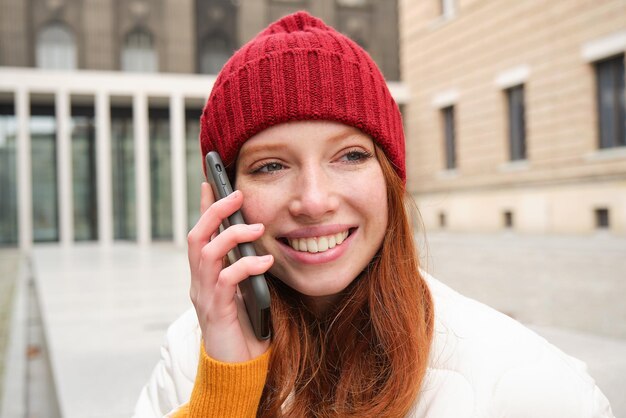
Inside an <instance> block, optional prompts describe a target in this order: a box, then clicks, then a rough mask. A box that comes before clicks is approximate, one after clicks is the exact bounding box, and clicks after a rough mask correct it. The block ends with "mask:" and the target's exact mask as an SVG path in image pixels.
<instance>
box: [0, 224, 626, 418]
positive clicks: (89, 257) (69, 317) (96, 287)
mask: <svg viewBox="0 0 626 418" xmlns="http://www.w3.org/2000/svg"><path fill="white" fill-rule="evenodd" d="M600 238H601V239H599V240H593V239H592V240H591V243H590V242H589V241H590V239H589V238H584V239H583V238H575V239H574V238H570V237H561V238H554V239H552V238H548V237H543V238H542V237H523V236H522V237H520V236H516V237H512V236H508V235H493V236H482V235H481V236H472V235H461V234H429V236H428V239H427V242H428V245H427V248H428V251H426V249H425V248H426V245H425V241H424V239H423V237H422V238H420V246H421V247H422V254H423V262H422V266H423V267H425V268H426V269H427V270H428V271H429V272H430V273H431V274H433V275H434V276H435V277H437V278H438V279H439V280H441V281H443V282H446V283H447V284H449V285H450V286H452V287H453V288H455V289H457V290H458V291H460V292H461V293H464V294H466V295H467V296H470V297H474V298H476V299H478V300H481V301H483V302H485V303H488V304H491V305H492V306H494V307H495V308H496V309H499V310H501V311H503V312H505V313H507V314H509V315H511V316H513V317H515V318H517V319H518V320H521V321H522V322H524V323H526V324H527V325H529V326H530V327H531V328H532V329H534V330H535V331H536V332H538V333H539V334H541V335H543V336H544V337H545V338H547V339H548V340H549V341H550V342H552V343H553V344H555V345H556V346H557V347H559V348H561V349H562V350H564V351H565V352H567V353H569V354H571V355H574V356H575V357H578V358H580V359H582V360H583V361H585V362H586V363H587V364H588V366H589V370H590V374H591V375H592V376H593V377H594V378H595V379H596V381H597V383H598V385H599V387H600V388H601V389H602V391H603V392H604V393H605V394H606V395H607V397H608V398H609V400H610V401H611V404H612V407H613V411H614V413H615V415H616V416H618V417H619V416H625V417H626V397H625V396H624V390H623V388H624V387H626V356H625V355H624V354H626V338H623V337H622V334H621V333H622V328H621V326H622V325H623V322H625V321H623V317H620V316H617V317H615V316H613V318H612V319H611V321H612V322H613V325H614V327H610V326H608V325H607V324H606V323H604V322H603V321H602V318H603V315H608V314H603V315H600V314H593V313H591V314H590V313H589V312H590V311H593V310H595V309H603V308H602V305H601V304H600V301H601V299H602V298H606V299H605V305H608V304H612V303H614V301H618V300H623V298H624V296H625V295H626V293H624V289H623V284H624V282H626V280H621V281H620V280H619V279H620V278H621V279H623V278H624V272H626V268H625V267H626V266H625V264H624V260H623V259H624V258H626V257H623V255H624V254H626V251H625V249H626V239H613V238H608V239H605V238H604V237H600ZM601 245H603V246H604V248H599V246H601ZM595 247H598V248H597V249H596V250H595V252H594V250H593V248H595ZM620 253H621V255H622V256H621V257H620V256H619V254H620ZM607 254H608V256H607ZM581 257H582V259H581ZM594 257H595V258H594ZM572 260H576V263H574V264H573V265H570V263H571V262H572ZM583 260H585V261H583ZM542 263H543V264H542ZM585 263H588V264H590V265H589V266H587V264H585ZM609 264H612V270H611V269H606V268H605V266H607V265H609ZM564 265H565V266H566V267H565V270H564V272H565V273H563V274H564V276H565V278H563V277H560V274H557V276H558V277H556V278H554V280H555V281H556V282H555V283H554V284H551V282H550V281H549V278H548V273H551V274H554V273H559V271H561V269H562V267H563V266H564ZM538 271H541V272H542V273H537V272H538ZM590 271H600V272H601V273H602V275H603V277H600V276H592V279H593V280H592V279H590V277H589V276H588V275H589V272H590ZM613 271H614V272H613ZM607 272H609V273H610V274H607ZM32 274H33V276H34V284H35V292H34V296H33V298H34V303H37V304H38V307H39V309H40V311H41V317H40V318H41V326H42V330H43V336H44V339H45V341H43V342H42V344H44V343H45V345H44V346H43V347H44V350H47V351H46V353H47V358H48V360H49V365H50V375H51V378H50V381H51V382H52V383H50V385H52V386H54V388H53V391H52V393H54V396H55V397H56V399H57V403H58V411H59V413H58V416H60V417H64V418H90V417H93V418H101V417H110V418H117V417H128V416H130V415H131V414H132V411H133V407H134V404H135V401H136V399H137V396H138V395H139V392H140V390H141V387H142V386H143V384H144V383H145V382H146V381H147V379H148V377H149V376H150V373H151V370H152V368H153V367H154V365H155V364H156V362H157V360H158V358H159V347H160V343H161V342H162V339H163V336H164V333H165V330H166V328H167V326H168V325H169V324H170V323H171V322H172V321H173V320H174V319H176V318H177V317H178V316H179V315H180V314H181V313H182V312H184V311H185V310H186V309H188V308H189V307H190V306H191V304H190V302H189V298H188V286H189V272H188V265H187V256H186V252H185V251H184V250H183V249H179V248H175V247H173V246H171V245H169V244H153V245H152V246H151V247H149V248H140V247H138V246H136V245H134V244H117V243H116V244H115V245H114V246H112V247H110V248H103V247H100V246H98V245H96V244H81V245H76V246H74V247H72V248H63V247H61V246H57V245H46V246H36V247H35V249H34V250H33V254H32ZM579 276H583V277H579ZM587 282H592V283H591V284H590V283H587ZM583 284H584V286H583ZM593 285H597V286H598V287H599V289H594V288H593ZM559 286H566V288H567V289H570V290H569V291H565V292H564V291H561V293H563V292H564V293H565V294H567V297H557V296H558V294H559V292H558V289H559ZM568 286H569V287H568ZM485 287H487V288H486V289H485ZM26 289H28V287H26ZM536 289H543V290H542V291H541V292H538V291H536ZM546 292H551V293H550V295H551V296H550V297H547V296H545V293H546ZM570 292H574V294H573V295H570V294H569V293H570ZM577 292H582V294H587V293H589V294H590V295H588V296H587V299H589V300H585V302H584V303H582V304H581V303H579V304H578V310H581V311H583V313H585V311H589V312H587V313H586V315H591V316H592V319H593V320H582V321H575V320H571V321H570V322H571V323H573V324H574V325H576V326H568V327H565V326H563V325H562V324H561V323H560V321H562V319H563V317H566V319H567V315H560V314H555V313H554V311H560V310H563V309H565V310H566V311H569V309H570V308H569V307H568V304H569V303H570V300H571V298H573V297H575V296H576V295H579V293H577ZM555 295H556V296H555ZM578 297H579V296H578ZM596 297H598V298H600V301H596V300H595V299H594V298H596ZM527 298H530V301H528V300H526V299H527ZM622 305H624V304H623V303H621V304H620V307H619V308H614V307H606V309H607V310H609V313H610V315H623V309H624V308H622ZM537 310H538V311H537ZM546 315H547V317H544V316H546ZM577 315H578V316H580V317H581V318H583V319H584V317H585V315H584V314H577ZM594 321H599V323H600V324H601V326H598V327H595V328H594V327H591V326H592V325H593V323H594ZM609 325H610V324H609ZM590 327H591V328H592V329H593V330H594V331H595V332H593V333H590V332H589V328H590ZM35 339H36V338H35ZM12 361H13V360H11V359H10V360H9V362H12ZM31 392H32V391H31ZM31 396H33V395H31ZM16 417H17V416H16ZM3 418H8V417H3Z"/></svg>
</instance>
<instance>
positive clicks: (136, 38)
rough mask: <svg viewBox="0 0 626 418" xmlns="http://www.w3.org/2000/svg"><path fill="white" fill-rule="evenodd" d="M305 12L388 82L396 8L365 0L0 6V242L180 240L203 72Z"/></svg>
mask: <svg viewBox="0 0 626 418" xmlns="http://www.w3.org/2000/svg"><path fill="white" fill-rule="evenodd" d="M301 9H306V10H309V11H310V12H312V13H314V14H316V15H317V16H319V17H321V18H322V19H324V20H325V21H326V22H327V23H329V24H331V25H334V26H335V27H337V28H338V29H339V30H341V31H343V32H344V33H346V34H347V35H348V36H351V37H353V38H354V39H355V40H356V41H357V42H359V43H360V44H361V45H362V46H364V47H365V48H366V49H367V50H368V51H369V52H370V53H371V55H372V56H373V57H374V58H375V59H376V60H377V61H378V64H379V65H380V67H381V69H382V70H383V71H384V72H385V75H386V77H387V78H388V79H389V80H390V81H389V86H390V89H391V92H392V94H393V95H394V97H395V98H396V100H397V101H398V102H399V103H400V104H405V103H406V102H407V100H408V94H407V92H406V88H405V86H404V85H403V84H402V83H400V82H398V81H397V80H398V79H399V59H398V25H397V21H398V15H397V13H398V11H397V5H396V2H395V1H384V2H382V1H376V0H317V1H312V0H311V1H308V0H196V1H192V0H129V1H126V0H27V1H23V0H0V245H10V246H20V247H22V248H25V249H28V248H30V246H31V245H32V244H33V243H39V242H60V243H62V244H64V245H73V244H74V243H76V242H77V241H97V242H100V243H103V244H105V245H107V244H110V243H112V242H114V241H118V240H124V241H136V242H138V243H140V244H148V243H151V242H153V241H157V240H163V241H173V242H175V243H177V244H179V245H184V244H185V242H186V235H187V231H188V230H189V229H190V228H191V226H193V225H194V224H195V222H196V221H197V219H198V216H199V199H200V183H201V182H202V180H203V173H202V162H201V161H200V160H201V158H200V155H199V145H198V133H199V116H200V113H201V109H202V106H203V104H204V102H205V100H206V98H207V97H208V95H209V93H210V90H211V87H212V85H213V82H214V79H215V74H216V73H217V72H218V71H219V69H220V68H221V67H222V65H223V64H224V63H225V61H226V60H227V59H228V57H229V56H230V55H231V54H232V52H233V51H234V50H235V49H237V48H238V47H240V46H241V45H242V44H243V43H245V42H246V41H247V40H248V39H250V38H251V37H253V36H254V35H255V34H256V33H258V32H259V31H260V30H262V29H263V28H264V27H265V26H266V25H267V24H268V23H269V22H271V21H273V20H275V19H277V18H279V17H281V16H283V15H285V14H288V13H291V12H293V11H296V10H301Z"/></svg>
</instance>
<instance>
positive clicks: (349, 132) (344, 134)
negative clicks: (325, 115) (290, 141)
mask: <svg viewBox="0 0 626 418" xmlns="http://www.w3.org/2000/svg"><path fill="white" fill-rule="evenodd" d="M359 133H360V131H358V130H357V129H356V128H353V127H352V126H348V127H346V129H343V130H342V131H340V132H338V133H336V134H334V135H332V136H329V137H328V138H325V140H326V141H329V142H330V141H340V140H345V139H349V138H351V137H353V136H356V135H358V134H359ZM364 135H366V134H364ZM368 138H369V136H368ZM284 146H285V145H284V144H272V143H270V144H265V145H251V146H250V147H249V148H248V149H247V150H246V154H253V153H256V152H258V151H274V150H281V149H283V148H284Z"/></svg>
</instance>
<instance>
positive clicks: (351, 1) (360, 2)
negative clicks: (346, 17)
mask: <svg viewBox="0 0 626 418" xmlns="http://www.w3.org/2000/svg"><path fill="white" fill-rule="evenodd" d="M367 1H368V0H337V5H339V6H341V7H365V6H367Z"/></svg>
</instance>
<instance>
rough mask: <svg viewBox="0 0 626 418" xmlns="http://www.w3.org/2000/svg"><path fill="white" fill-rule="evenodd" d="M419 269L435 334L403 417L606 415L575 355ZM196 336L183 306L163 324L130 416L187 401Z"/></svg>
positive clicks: (156, 413) (154, 413) (162, 411)
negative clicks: (156, 353) (157, 356)
mask: <svg viewBox="0 0 626 418" xmlns="http://www.w3.org/2000/svg"><path fill="white" fill-rule="evenodd" d="M425 277H426V280H427V282H428V285H429V288H430V290H431V293H432V296H433V300H434V305H435V334H434V338H433V345H432V348H431V353H430V360H429V366H428V370H427V373H426V377H425V380H424V382H423V385H422V388H421V390H420V394H419V397H418V399H417V401H416V404H415V406H414V408H413V410H412V411H411V413H410V414H409V417H415V418H417V417H419V418H426V417H428V418H492V417H493V418H504V417H506V418H517V417H519V418H522V417H523V418H529V417H532V418H561V417H567V418H612V417H613V418H614V415H613V413H612V412H611V407H610V406H609V402H608V400H607V399H606V397H605V396H604V395H603V394H602V392H601V391H600V389H599V388H598V387H597V386H596V384H595V382H594V381H593V379H592V378H591V377H590V376H589V375H588V374H587V372H586V369H587V367H586V365H585V364H584V363H583V362H581V361H580V360H577V359H575V358H573V357H570V356H568V355H566V354H565V353H563V352H562V351H560V350H559V349H558V348H556V347H555V346H553V345H551V344H550V343H548V342H547V341H546V340H545V339H543V338H541V337H540V336H538V335H537V334H535V333H534V332H532V331H531V330H529V329H527V328H525V327H524V326H523V325H521V324H520V323H518V322H517V321H515V320H513V319H511V318H509V317H508V316H506V315H503V314H501V313H499V312H497V311H495V310H494V309H492V308H490V307H488V306H486V305H483V304H481V303H479V302H477V301H475V300H472V299H469V298H466V297H464V296H462V295H460V294H458V293H457V292H455V291H454V290H452V289H450V288H449V287H448V286H446V285H444V284H443V283H441V282H439V281H437V280H435V279H434V278H432V277H431V276H429V275H427V274H425ZM200 339H201V335H200V328H199V326H198V322H197V318H196V314H195V311H194V310H193V309H190V310H189V311H187V312H186V313H185V314H183V315H182V316H181V317H180V318H179V319H178V320H176V322H174V323H173V324H172V325H171V326H170V328H169V329H168V332H167V336H166V339H165V343H164V345H163V347H162V348H161V360H160V361H159V363H158V364H157V366H156V368H155V369H154V371H153V373H152V376H151V377H150V380H149V381H148V383H147V385H146V386H145V387H144V388H143V390H142V391H141V394H140V397H139V401H138V402H137V406H136V409H135V415H134V416H135V417H137V418H149V417H161V416H164V415H167V414H169V413H171V412H172V411H175V410H176V409H177V408H178V407H180V406H181V405H182V404H184V403H186V402H188V400H189V397H190V395H191V391H192V388H193V384H194V380H195V377H196V369H197V365H198V357H199V347H200Z"/></svg>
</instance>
